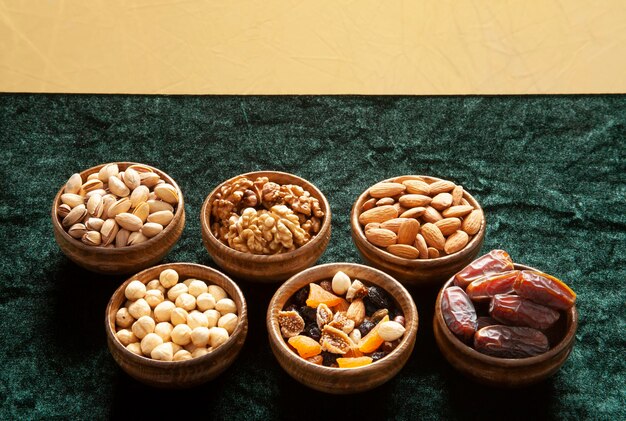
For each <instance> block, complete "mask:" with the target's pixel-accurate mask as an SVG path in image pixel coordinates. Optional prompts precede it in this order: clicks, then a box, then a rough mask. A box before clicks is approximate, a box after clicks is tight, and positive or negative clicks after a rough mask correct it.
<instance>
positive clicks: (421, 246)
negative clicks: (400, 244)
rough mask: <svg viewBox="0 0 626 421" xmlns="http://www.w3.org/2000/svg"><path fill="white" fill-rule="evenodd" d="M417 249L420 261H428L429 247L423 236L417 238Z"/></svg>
mask: <svg viewBox="0 0 626 421" xmlns="http://www.w3.org/2000/svg"><path fill="white" fill-rule="evenodd" d="M415 248H416V249H417V251H418V252H419V258H420V259H428V245H427V244H426V240H424V236H423V235H422V234H417V236H416V237H415Z"/></svg>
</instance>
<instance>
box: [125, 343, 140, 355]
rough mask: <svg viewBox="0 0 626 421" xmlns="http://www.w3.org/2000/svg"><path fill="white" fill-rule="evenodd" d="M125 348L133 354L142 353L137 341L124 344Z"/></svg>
mask: <svg viewBox="0 0 626 421" xmlns="http://www.w3.org/2000/svg"><path fill="white" fill-rule="evenodd" d="M126 349H127V350H129V351H130V352H132V353H133V354H137V355H139V356H141V355H142V354H143V353H142V352H141V345H140V344H139V342H133V343H132V344H128V345H126Z"/></svg>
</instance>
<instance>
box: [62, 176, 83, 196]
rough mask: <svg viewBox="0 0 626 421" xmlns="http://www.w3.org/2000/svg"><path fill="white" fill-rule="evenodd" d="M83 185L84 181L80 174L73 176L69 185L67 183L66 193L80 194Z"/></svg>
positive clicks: (68, 181) (68, 182)
mask: <svg viewBox="0 0 626 421" xmlns="http://www.w3.org/2000/svg"><path fill="white" fill-rule="evenodd" d="M82 185H83V179H82V178H81V177H80V174H72V176H71V177H70V179H69V180H67V183H65V188H64V190H63V192H64V193H73V194H78V192H79V191H80V187H81V186H82Z"/></svg>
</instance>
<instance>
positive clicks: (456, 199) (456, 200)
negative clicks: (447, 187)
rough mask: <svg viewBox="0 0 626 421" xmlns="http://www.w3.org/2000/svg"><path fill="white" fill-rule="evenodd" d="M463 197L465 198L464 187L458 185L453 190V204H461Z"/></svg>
mask: <svg viewBox="0 0 626 421" xmlns="http://www.w3.org/2000/svg"><path fill="white" fill-rule="evenodd" d="M461 199H463V187H461V186H456V187H455V188H454V189H453V190H452V206H458V205H460V204H461Z"/></svg>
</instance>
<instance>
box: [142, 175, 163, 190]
mask: <svg viewBox="0 0 626 421" xmlns="http://www.w3.org/2000/svg"><path fill="white" fill-rule="evenodd" d="M139 179H140V180H141V184H142V185H144V186H146V187H154V186H156V185H157V183H158V182H159V181H160V180H161V177H159V175H158V174H156V173H153V172H145V173H139Z"/></svg>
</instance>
